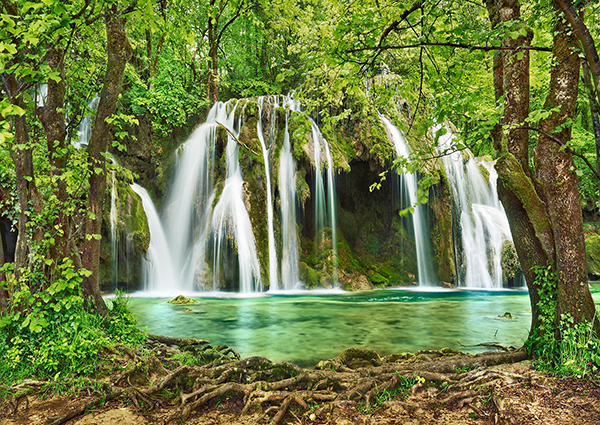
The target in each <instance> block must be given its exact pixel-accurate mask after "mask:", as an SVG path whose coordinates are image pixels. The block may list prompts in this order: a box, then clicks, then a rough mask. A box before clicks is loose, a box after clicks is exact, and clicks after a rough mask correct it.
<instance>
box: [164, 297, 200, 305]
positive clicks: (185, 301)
mask: <svg viewBox="0 0 600 425" xmlns="http://www.w3.org/2000/svg"><path fill="white" fill-rule="evenodd" d="M195 302H196V300H193V299H191V298H186V297H184V296H183V295H178V296H176V297H175V298H173V299H172V300H170V301H168V303H169V304H194V303H195Z"/></svg>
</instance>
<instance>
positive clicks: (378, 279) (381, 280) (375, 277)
mask: <svg viewBox="0 0 600 425" xmlns="http://www.w3.org/2000/svg"><path fill="white" fill-rule="evenodd" d="M371 282H373V283H374V284H376V285H381V284H383V285H385V284H387V283H388V282H389V281H388V280H387V279H386V278H385V277H383V276H382V275H380V274H379V273H373V274H372V275H371Z"/></svg>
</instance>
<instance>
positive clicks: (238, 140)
mask: <svg viewBox="0 0 600 425" xmlns="http://www.w3.org/2000/svg"><path fill="white" fill-rule="evenodd" d="M215 122H216V123H217V124H219V125H220V126H221V127H223V128H224V129H225V130H226V131H227V133H229V135H230V136H231V137H233V140H235V141H236V142H237V143H238V144H240V145H242V146H243V147H245V148H246V149H248V150H249V151H250V152H252V153H253V154H254V155H256V156H260V155H259V154H258V153H257V152H255V151H254V150H252V149H251V148H250V147H249V146H248V145H246V144H245V143H244V142H242V141H241V140H240V139H238V138H237V136H236V135H235V134H233V132H232V131H231V130H230V129H228V128H227V127H226V126H225V125H224V124H221V123H220V122H219V121H215Z"/></svg>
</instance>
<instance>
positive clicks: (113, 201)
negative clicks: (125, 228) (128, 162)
mask: <svg viewBox="0 0 600 425" xmlns="http://www.w3.org/2000/svg"><path fill="white" fill-rule="evenodd" d="M110 174H111V190H110V247H111V253H112V258H113V274H114V284H115V288H116V287H117V284H118V280H119V252H118V246H117V187H116V177H115V174H116V172H115V170H112V171H111V172H110Z"/></svg>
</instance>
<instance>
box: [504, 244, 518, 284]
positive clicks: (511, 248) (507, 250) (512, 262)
mask: <svg viewBox="0 0 600 425" xmlns="http://www.w3.org/2000/svg"><path fill="white" fill-rule="evenodd" d="M500 264H501V267H502V276H503V281H504V283H506V282H507V281H508V280H511V279H514V278H515V277H516V276H517V275H518V274H519V273H520V272H521V263H519V257H518V256H517V250H516V249H515V245H514V244H513V242H512V241H510V240H508V239H507V240H505V241H504V243H503V244H502V252H501V254H500Z"/></svg>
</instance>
